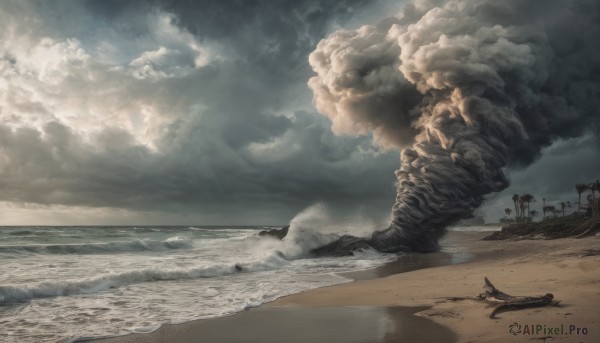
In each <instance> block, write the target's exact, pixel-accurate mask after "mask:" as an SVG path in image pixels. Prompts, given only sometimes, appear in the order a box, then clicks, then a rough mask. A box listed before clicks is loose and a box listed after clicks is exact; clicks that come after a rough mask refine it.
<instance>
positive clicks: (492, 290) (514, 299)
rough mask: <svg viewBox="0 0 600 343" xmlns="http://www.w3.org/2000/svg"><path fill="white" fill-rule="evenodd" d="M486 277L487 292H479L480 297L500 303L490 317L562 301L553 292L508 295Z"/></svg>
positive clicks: (556, 303)
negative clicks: (534, 294) (555, 297)
mask: <svg viewBox="0 0 600 343" xmlns="http://www.w3.org/2000/svg"><path fill="white" fill-rule="evenodd" d="M484 279H485V287H484V288H485V292H484V293H481V294H479V298H480V299H481V300H485V301H487V302H490V303H495V304H499V305H498V306H496V308H495V309H494V311H492V313H491V314H490V318H496V314H498V313H500V312H506V311H515V310H521V309H524V308H531V307H541V306H548V305H554V306H556V305H558V303H560V301H558V300H554V295H552V294H551V293H546V294H545V295H542V296H512V295H508V294H506V293H504V292H502V291H500V290H499V289H498V288H496V287H494V285H493V284H492V283H491V282H490V280H489V279H488V278H487V277H485V278H484Z"/></svg>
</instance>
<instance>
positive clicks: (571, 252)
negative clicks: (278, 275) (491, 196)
mask: <svg viewBox="0 0 600 343" xmlns="http://www.w3.org/2000/svg"><path fill="white" fill-rule="evenodd" d="M487 234H488V233H482V232H464V233H463V232H460V233H459V232H451V233H450V234H449V235H448V236H447V237H446V238H445V239H444V241H442V245H443V246H444V245H446V246H449V247H450V251H452V252H453V253H454V254H450V255H452V256H460V257H461V258H465V256H470V259H469V260H468V261H459V262H460V263H458V264H449V265H448V264H446V265H442V266H430V267H427V268H425V269H418V270H412V271H406V270H404V272H401V273H399V274H393V275H387V276H386V274H389V273H390V270H391V271H393V270H394V266H393V265H394V263H396V264H397V263H398V262H394V263H392V264H390V265H387V266H383V267H379V268H375V269H372V270H369V271H365V272H358V273H354V277H355V279H357V280H356V281H355V282H352V283H347V284H342V285H336V286H331V287H323V288H318V289H313V290H310V291H306V292H302V293H299V294H295V295H290V296H286V297H282V298H280V299H277V300H275V301H273V302H271V303H269V304H266V305H264V306H262V307H259V308H257V309H251V310H247V311H244V312H242V313H240V314H237V315H233V316H229V317H223V318H217V319H208V320H199V321H193V322H190V323H186V324H181V325H164V326H163V327H161V328H160V329H158V330H156V331H155V332H152V333H149V334H132V335H127V336H121V337H114V338H109V339H103V340H99V341H98V342H106V343H109V342H113V343H116V342H163V341H167V340H168V341H172V342H188V341H195V340H198V339H200V338H202V337H205V338H206V337H210V338H211V339H207V340H205V341H211V342H236V341H239V342H275V341H281V339H282V338H285V337H287V338H290V337H300V338H299V339H298V340H297V341H314V342H338V341H339V342H342V341H347V342H348V341H356V342H392V341H403V340H402V337H404V338H405V339H410V341H419V340H421V341H425V340H428V341H432V340H431V339H433V341H441V342H453V341H458V342H506V341H515V342H520V341H522V342H529V341H532V340H540V341H544V340H545V341H560V342H597V341H599V340H600V327H599V326H598V321H599V320H600V318H599V316H598V310H597V309H598V308H599V307H600V287H599V286H600V269H599V268H598V263H599V262H600V253H599V247H600V246H599V243H600V237H589V238H585V239H574V238H567V239H558V240H520V241H483V240H481V238H482V237H484V236H486V235H487ZM440 256H446V257H447V256H448V255H440ZM404 265H406V261H404ZM396 268H399V267H396ZM401 271H402V270H401ZM486 276H487V277H488V278H489V279H490V280H491V281H492V282H493V283H494V285H495V286H496V287H497V288H499V289H500V290H502V291H504V292H506V293H508V294H510V295H544V294H545V293H552V294H554V296H555V299H556V300H560V304H559V306H546V307H539V308H528V309H522V310H518V311H510V312H504V313H500V314H499V315H498V316H497V318H496V319H490V318H489V314H490V313H491V311H492V310H493V306H490V305H488V304H487V303H485V302H482V301H480V300H477V299H476V296H477V295H478V294H479V293H481V292H483V285H484V281H483V279H484V277H486ZM410 312H413V313H414V315H413V314H410ZM315 318H316V319H315ZM407 318H408V319H407ZM415 318H417V319H419V320H416V321H415V320H413V319H415ZM515 323H516V325H515V326H514V327H513V333H514V334H513V333H511V332H510V328H509V326H510V325H513V324H515ZM519 328H520V330H519ZM516 331H519V332H516ZM299 333H303V335H300V336H298V334H299ZM358 333H360V334H358ZM411 334H412V335H418V334H423V336H410V335H411ZM407 335H408V336H407ZM349 337H350V338H352V339H350V338H349ZM406 337H409V338H406ZM436 337H437V339H436ZM353 339H354V340H353ZM203 341H204V340H203Z"/></svg>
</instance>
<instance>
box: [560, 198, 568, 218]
mask: <svg viewBox="0 0 600 343" xmlns="http://www.w3.org/2000/svg"><path fill="white" fill-rule="evenodd" d="M565 207H567V204H565V202H564V201H563V202H561V203H560V209H561V210H562V214H563V215H562V216H563V217H564V216H565Z"/></svg>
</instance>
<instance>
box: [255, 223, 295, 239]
mask: <svg viewBox="0 0 600 343" xmlns="http://www.w3.org/2000/svg"><path fill="white" fill-rule="evenodd" d="M289 229H290V226H289V225H286V226H284V227H282V228H281V229H271V230H263V231H261V232H259V233H258V235H259V236H271V237H275V238H277V239H283V238H284V237H285V236H287V234H288V231H289Z"/></svg>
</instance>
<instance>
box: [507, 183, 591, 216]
mask: <svg viewBox="0 0 600 343" xmlns="http://www.w3.org/2000/svg"><path fill="white" fill-rule="evenodd" d="M575 191H576V192H577V197H578V198H577V203H576V204H577V216H578V217H579V216H580V215H581V213H582V209H584V210H585V213H586V215H591V216H592V218H595V219H597V220H599V219H600V199H598V198H597V197H596V192H598V193H599V195H600V180H596V181H595V182H592V183H578V184H576V185H575ZM588 191H589V194H588V195H587V205H586V206H582V203H581V196H582V195H583V194H584V193H585V192H588ZM512 201H513V204H514V213H515V220H516V221H531V220H532V219H533V217H535V216H536V215H538V214H539V212H538V211H536V210H531V209H530V204H531V203H532V202H535V197H534V196H533V195H532V194H529V193H526V194H521V195H519V194H514V195H513V196H512ZM542 201H543V204H542V214H543V219H546V214H547V213H550V214H552V216H553V217H556V216H557V215H560V214H562V216H563V217H564V216H565V209H566V208H571V207H572V204H571V202H570V201H562V202H560V203H559V204H558V206H555V205H547V204H546V198H542ZM512 213H513V209H511V208H505V209H504V215H505V217H506V218H510V215H511V214H512Z"/></svg>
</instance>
